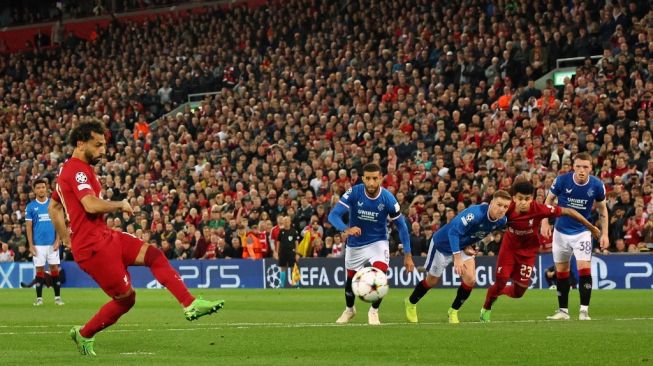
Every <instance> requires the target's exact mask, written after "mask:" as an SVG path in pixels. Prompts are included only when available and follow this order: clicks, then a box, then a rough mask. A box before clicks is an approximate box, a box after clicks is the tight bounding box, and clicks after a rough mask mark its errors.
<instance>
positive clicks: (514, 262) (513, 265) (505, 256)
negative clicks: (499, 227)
mask: <svg viewBox="0 0 653 366" xmlns="http://www.w3.org/2000/svg"><path fill="white" fill-rule="evenodd" d="M536 257H537V256H536V255H521V254H518V253H515V252H514V251H512V250H510V249H508V248H506V247H503V246H502V247H501V249H500V250H499V258H498V259H497V278H502V279H504V280H506V281H508V280H509V279H512V282H513V283H519V284H520V285H522V286H524V287H528V285H530V282H531V273H532V272H533V266H535V258H536Z"/></svg>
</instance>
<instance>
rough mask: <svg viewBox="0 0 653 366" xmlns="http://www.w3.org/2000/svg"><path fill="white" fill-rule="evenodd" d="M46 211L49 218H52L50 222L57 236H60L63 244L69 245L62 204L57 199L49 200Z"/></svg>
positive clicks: (68, 233) (68, 234)
mask: <svg viewBox="0 0 653 366" xmlns="http://www.w3.org/2000/svg"><path fill="white" fill-rule="evenodd" d="M48 213H49V214H50V220H52V224H53V225H54V230H55V231H56V232H57V237H59V238H61V241H62V242H63V244H64V245H65V246H67V247H69V246H70V232H69V231H68V228H67V227H66V215H65V213H64V210H63V205H62V204H61V203H60V202H59V201H55V200H50V205H48Z"/></svg>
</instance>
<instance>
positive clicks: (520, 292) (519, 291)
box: [514, 284, 528, 299]
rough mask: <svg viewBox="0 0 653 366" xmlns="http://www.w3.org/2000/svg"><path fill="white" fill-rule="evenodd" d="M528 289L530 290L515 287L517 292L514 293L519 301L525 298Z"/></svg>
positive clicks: (519, 286)
mask: <svg viewBox="0 0 653 366" xmlns="http://www.w3.org/2000/svg"><path fill="white" fill-rule="evenodd" d="M527 289H528V287H525V286H521V285H519V284H516V285H515V291H514V294H515V299H518V298H520V297H522V296H524V293H525V292H526V290H527Z"/></svg>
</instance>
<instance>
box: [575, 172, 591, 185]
mask: <svg viewBox="0 0 653 366" xmlns="http://www.w3.org/2000/svg"><path fill="white" fill-rule="evenodd" d="M571 180H573V181H574V184H575V185H577V186H579V187H582V186H586V185H587V184H588V183H589V182H590V177H587V182H585V183H583V184H578V183H577V182H576V173H574V174H572V175H571Z"/></svg>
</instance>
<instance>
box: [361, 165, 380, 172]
mask: <svg viewBox="0 0 653 366" xmlns="http://www.w3.org/2000/svg"><path fill="white" fill-rule="evenodd" d="M366 172H367V173H376V172H381V166H379V164H377V163H367V164H365V166H364V167H363V173H366Z"/></svg>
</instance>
